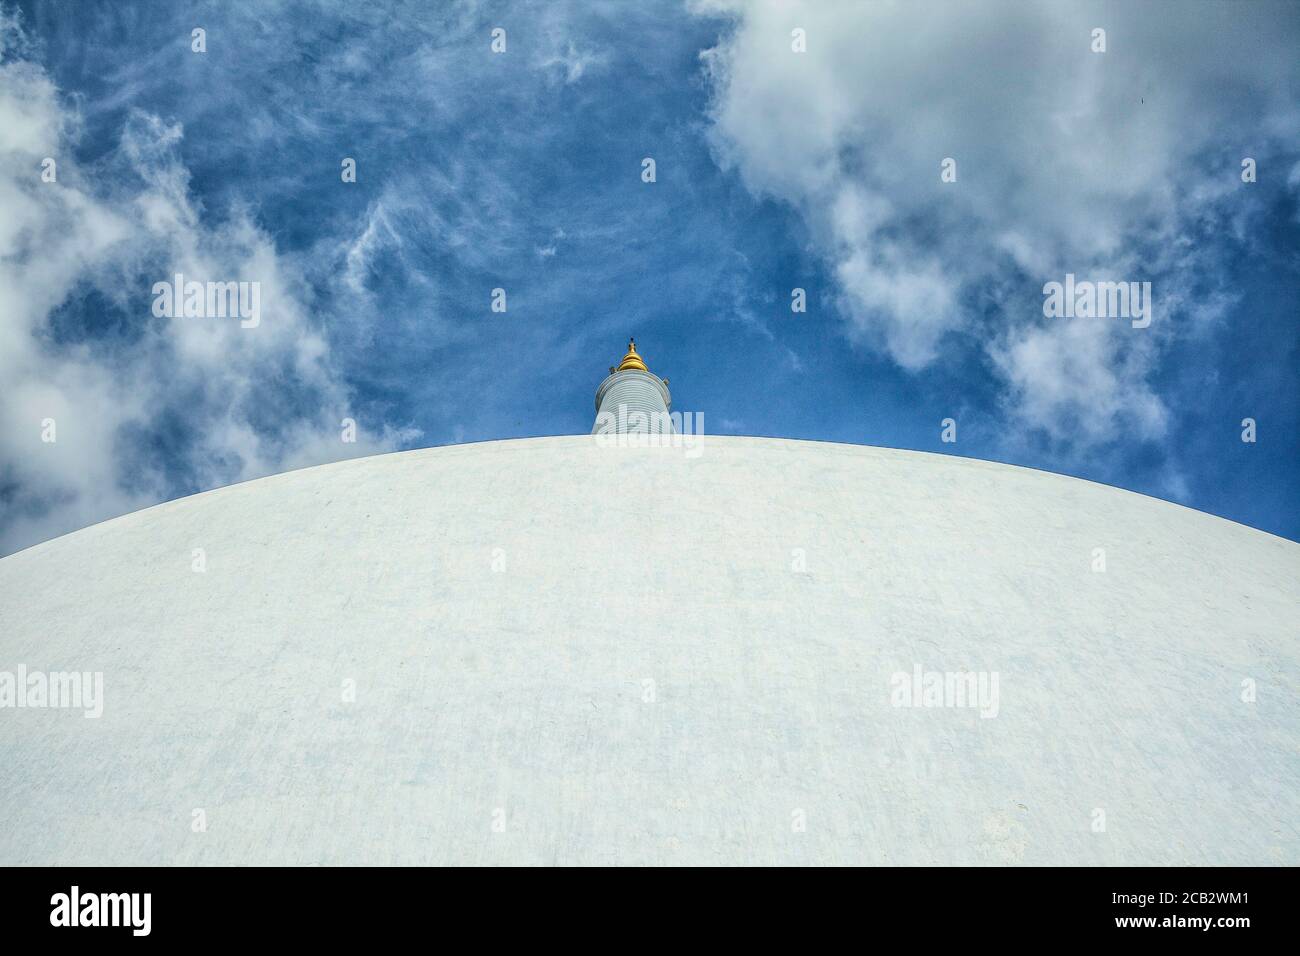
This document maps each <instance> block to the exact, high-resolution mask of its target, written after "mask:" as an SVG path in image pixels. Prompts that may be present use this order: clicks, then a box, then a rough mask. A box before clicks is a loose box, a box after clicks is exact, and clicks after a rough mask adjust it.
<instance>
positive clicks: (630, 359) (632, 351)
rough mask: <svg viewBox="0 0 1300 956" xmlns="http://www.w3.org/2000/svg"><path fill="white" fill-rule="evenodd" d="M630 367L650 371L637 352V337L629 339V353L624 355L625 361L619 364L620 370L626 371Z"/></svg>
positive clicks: (640, 370) (639, 370)
mask: <svg viewBox="0 0 1300 956" xmlns="http://www.w3.org/2000/svg"><path fill="white" fill-rule="evenodd" d="M628 369H636V370H637V371H638V372H648V371H650V370H649V369H648V368H646V367H645V362H643V361H642V360H641V356H639V355H637V354H636V339H628V342H627V354H626V355H624V356H623V361H622V362H620V363H619V366H618V371H620V372H626V371H627V370H628Z"/></svg>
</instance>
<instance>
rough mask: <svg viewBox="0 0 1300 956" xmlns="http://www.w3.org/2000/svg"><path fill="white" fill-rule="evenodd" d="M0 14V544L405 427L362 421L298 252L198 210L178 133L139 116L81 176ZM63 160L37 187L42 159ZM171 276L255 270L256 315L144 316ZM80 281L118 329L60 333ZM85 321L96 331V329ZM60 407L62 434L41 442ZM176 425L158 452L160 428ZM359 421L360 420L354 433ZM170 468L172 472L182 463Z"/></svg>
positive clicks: (389, 441)
mask: <svg viewBox="0 0 1300 956" xmlns="http://www.w3.org/2000/svg"><path fill="white" fill-rule="evenodd" d="M24 48H25V44H24V42H23V40H22V38H21V36H20V34H19V33H18V32H17V28H16V24H15V22H14V20H13V19H12V18H10V19H8V20H6V21H4V22H3V23H0V382H3V383H4V386H3V394H0V494H3V496H4V497H3V517H2V518H0V553H3V552H8V551H12V550H15V549H18V548H21V547H25V546H26V545H28V544H31V543H34V542H37V541H40V540H42V539H44V538H47V537H50V536H52V535H55V534H60V533H63V532H65V531H68V530H72V529H74V528H77V527H81V526H83V525H86V524H89V523H92V522H95V521H99V520H103V519H105V518H108V517H111V516H114V515H117V514H120V513H123V512H127V511H131V510H135V509H137V508H141V507H144V506H147V505H150V504H154V503H156V502H157V501H159V500H162V499H163V498H165V497H168V496H169V495H171V494H175V493H176V489H177V487H181V488H183V489H186V490H189V489H200V488H208V487H213V486H216V485H221V484H226V483H229V482H231V481H238V480H243V479H248V478H253V477H257V476H260V475H265V474H269V473H273V472H276V471H280V470H283V469H285V468H290V467H296V466H299V465H305V464H314V463H319V462H322V461H328V460H333V459H338V458H345V457H350V456H353V455H359V454H370V453H374V452H378V451H382V450H387V449H391V448H393V447H395V446H396V445H397V444H398V442H400V441H401V440H403V439H406V438H410V437H412V436H411V435H410V434H408V433H397V432H393V431H392V430H391V429H388V428H386V427H385V426H383V425H379V424H371V423H368V422H366V421H360V422H359V423H358V424H359V429H358V436H357V441H356V443H355V444H352V443H344V442H342V441H341V440H340V427H339V422H340V421H341V419H342V418H343V417H346V416H348V415H349V414H350V413H349V410H348V409H349V398H350V396H349V392H348V389H347V387H346V385H345V384H344V382H343V380H342V377H341V376H340V374H339V373H338V371H337V369H336V368H335V367H334V366H333V364H332V362H331V357H330V353H329V348H328V346H327V344H326V342H325V340H324V338H323V337H322V335H321V334H320V332H319V331H318V330H317V329H316V328H315V327H314V326H313V323H312V322H311V321H310V319H309V315H310V311H309V300H310V295H309V293H308V291H307V287H306V284H305V282H304V280H303V277H302V275H301V274H300V271H299V269H298V267H297V266H296V264H295V263H294V262H293V261H292V260H291V259H287V258H285V257H283V256H281V255H280V254H279V253H278V252H277V250H276V248H275V245H274V243H273V242H272V240H271V239H270V237H268V236H267V235H266V234H265V233H264V232H263V231H262V230H261V229H260V228H259V227H258V226H257V225H256V224H255V223H254V222H253V221H252V219H251V218H250V216H249V215H248V213H247V212H245V211H241V210H238V209H235V210H233V211H232V212H231V213H230V215H229V216H228V217H226V218H224V219H222V220H220V221H215V220H214V219H213V218H212V217H211V216H209V215H208V214H206V213H205V212H204V211H203V210H201V209H200V208H199V207H197V206H196V205H195V204H194V202H193V201H192V199H191V198H190V195H189V192H188V173H187V171H186V169H185V167H184V166H183V165H182V164H181V163H180V161H179V160H178V158H177V150H176V147H177V145H178V144H179V143H180V142H181V141H182V137H183V130H182V129H181V128H180V127H179V126H175V125H168V124H165V123H162V122H161V121H159V120H158V119H157V118H156V117H152V116H148V115H145V114H140V113H135V114H132V115H131V118H130V120H129V122H128V123H127V125H126V127H125V128H124V129H123V131H122V136H121V142H120V147H119V149H118V150H117V152H116V154H115V155H114V156H112V157H110V158H109V160H107V161H104V162H102V163H100V164H97V166H96V168H95V169H94V170H83V169H80V168H79V167H78V165H77V163H76V161H75V159H74V150H73V146H74V144H75V141H76V136H77V134H78V117H77V115H76V114H75V112H74V111H72V110H71V109H69V108H68V107H67V106H66V105H65V104H64V103H63V102H62V101H61V99H60V96H59V94H58V91H57V90H56V89H55V88H54V86H53V84H52V83H51V82H50V80H49V78H48V77H47V76H46V75H45V73H44V72H43V71H42V70H41V69H40V68H39V67H38V66H37V65H34V64H33V63H32V62H30V61H27V60H24V59H19V58H17V57H18V56H19V55H20V54H22V53H23V51H24ZM46 156H49V157H53V158H54V159H55V160H56V162H57V167H56V168H57V176H58V178H57V181H56V182H53V183H48V182H42V180H41V161H42V159H43V158H44V157H46ZM176 272H181V273H184V274H185V275H186V276H189V277H192V278H201V279H203V280H206V279H213V280H248V281H257V282H260V283H261V293H262V298H261V303H262V305H261V309H262V321H261V324H260V325H259V326H258V327H257V328H250V329H243V328H241V327H240V325H239V322H238V321H231V320H222V319H156V318H154V317H153V316H152V314H151V305H152V296H151V292H150V290H151V287H152V283H153V282H154V281H162V280H168V279H170V278H171V277H172V275H173V274H174V273H176ZM90 291H93V292H94V293H95V294H97V295H98V296H100V297H101V298H102V301H104V302H107V303H110V304H111V305H112V306H114V307H121V308H123V309H125V314H126V315H127V316H128V317H129V324H130V328H128V329H126V330H124V331H122V332H121V334H120V335H117V336H116V337H110V338H108V339H105V340H103V341H96V342H93V343H90V342H88V341H86V336H84V335H83V336H80V337H78V336H68V335H61V334H60V332H59V329H58V321H59V320H58V316H59V309H60V307H61V306H62V305H63V304H64V303H65V302H66V301H67V300H68V299H69V298H70V297H74V296H82V295H85V294H87V293H88V292H90ZM95 334H96V333H94V332H91V333H90V336H91V337H92V338H93V336H94V335H95ZM45 419H54V421H55V428H56V432H55V435H56V441H55V442H53V443H47V442H44V441H42V440H41V435H42V422H43V421H44V420H45ZM178 420H179V421H182V422H183V423H184V427H185V428H186V429H192V431H190V432H189V433H187V434H186V435H184V436H183V440H182V441H181V442H180V444H179V447H177V448H172V449H169V453H168V455H167V456H166V461H165V462H164V456H163V455H162V454H161V453H155V452H152V451H151V448H153V447H154V443H156V442H158V441H161V440H164V439H166V438H169V437H170V438H171V439H174V438H175V436H168V434H167V433H168V422H169V421H172V422H174V421H178ZM368 426H370V427H368ZM178 472H179V473H178Z"/></svg>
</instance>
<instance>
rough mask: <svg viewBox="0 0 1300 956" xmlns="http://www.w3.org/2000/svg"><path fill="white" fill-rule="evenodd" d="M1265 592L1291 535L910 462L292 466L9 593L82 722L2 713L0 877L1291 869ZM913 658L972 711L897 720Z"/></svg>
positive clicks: (574, 455) (822, 454)
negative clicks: (952, 682) (187, 870)
mask: <svg viewBox="0 0 1300 956" xmlns="http://www.w3.org/2000/svg"><path fill="white" fill-rule="evenodd" d="M195 548H202V549H203V550H204V552H205V555H206V565H207V570H206V572H204V573H196V572H195V571H193V570H192V551H193V549H195ZM1096 548H1102V549H1104V550H1105V561H1106V570H1105V572H1096V571H1094V570H1093V564H1094V549H1096ZM799 552H802V556H800V553H799ZM494 561H495V564H496V567H497V568H501V570H494ZM801 562H806V571H803V572H800V571H798V570H795V568H797V567H799V566H801ZM1298 581H1300V546H1298V545H1296V544H1294V543H1292V542H1289V541H1285V540H1283V539H1280V538H1277V537H1273V536H1270V535H1268V534H1265V533H1262V532H1259V531H1254V530H1251V529H1249V528H1245V527H1243V526H1240V525H1237V524H1233V523H1231V522H1229V521H1225V520H1223V519H1220V518H1216V517H1211V516H1209V515H1205V514H1201V513H1199V512H1196V511H1192V510H1189V509H1186V508H1183V507H1179V506H1176V505H1173V504H1169V503H1165V502H1162V501H1158V500H1155V499H1151V498H1146V497H1142V496H1140V495H1136V494H1132V493H1129V492H1125V491H1120V490H1116V489H1113V488H1109V487H1105V486H1102V485H1097V484H1092V483H1089V482H1085V481H1080V480H1076V479H1072V478H1066V477H1061V476H1057V475H1052V474H1047V473H1043V472H1037V471H1032V470H1028V469H1023V468H1015V467H1009V466H1005V465H998V464H991V463H987V462H980V461H973V460H969V459H962V458H956V457H947V456H937V455H930V454H922V453H916V452H903V451H894V450H887V449H879V448H868V447H858V446H847V445H837V444H824V443H810V442H795V441H778V440H768V439H751V438H718V437H710V438H708V439H706V440H705V444H704V445H703V446H702V447H701V448H700V454H699V455H698V457H689V456H688V455H687V453H686V452H685V451H684V450H682V449H631V448H601V447H597V445H596V443H595V440H594V439H592V438H590V437H586V436H580V437H564V438H546V439H530V440H522V441H505V442H489V443H484V444H475V445H462V446H453V447H444V448H437V449H428V450H422V451H413V452H405V453H400V454H392V455H384V456H380V457H374V458H368V459H360V460H354V461H348V462H344V463H340V464H333V465H327V466H322V467H318V468H309V469H305V470H302V471H295V472H291V473H288V474H283V475H278V476H275V477H272V478H266V479H262V480H259V481H252V482H248V483H245V484H239V485H234V486H231V487H228V488H223V489H220V490H217V491H213V492H209V493H206V494H201V495H197V496H194V497H191V498H186V499H182V500H178V501H174V502H171V503H168V504H164V505H161V506H159V507H156V508H150V509H148V510H145V511H141V512H138V513H135V514H131V515H127V516H125V517H122V518H118V519H116V520H113V521H108V522H105V523H103V524H100V525H96V526H94V527H91V528H87V529H85V530H83V531H78V532H76V533H74V534H70V535H67V536H65V537H62V538H59V539H56V540H54V541H50V542H46V543H44V544H41V545H37V546H36V547H33V548H30V549H28V550H26V551H23V552H20V553H18V554H15V555H12V556H10V557H7V558H5V559H3V560H0V670H9V671H13V670H14V668H15V667H16V666H18V665H23V666H25V667H27V668H28V669H29V670H42V671H61V670H79V671H102V672H103V675H104V698H105V700H104V712H103V716H102V717H101V718H99V719H86V718H85V717H84V716H83V715H82V712H81V711H79V710H51V709H32V708H27V709H12V708H10V709H0V863H2V864H19V863H27V864H56V863H77V864H226V863H319V864H357V863H371V864H383V863H487V864H495V863H521V864H552V863H554V864H602V863H638V864H650V863H663V864H689V863H695V864H720V863H756V864H772V863H790V864H807V863H872V864H933V863H945V864H946V863H955V864H986V863H990V864H1003V863H1006V864H1062V863H1084V864H1166V863H1171V864H1182V863H1188V864H1261V863H1267V864H1280V863H1286V864H1296V863H1300V838H1298V837H1297V825H1298V823H1300V812H1298V810H1300V750H1298V748H1300V708H1298V707H1297V618H1298V615H1297V610H1298V608H1297V604H1298V601H1297V596H1298V589H1297V582H1298ZM916 665H920V666H921V667H922V668H924V669H925V670H934V671H983V672H990V673H991V672H997V674H998V675H999V700H998V713H997V716H996V717H992V718H987V719H986V718H981V717H980V716H979V713H978V711H977V710H973V709H968V708H928V709H927V708H904V707H895V706H892V705H891V685H890V680H891V676H892V675H893V674H894V673H895V672H899V671H905V672H911V671H912V669H913V668H914V666H916ZM1247 679H1249V680H1253V681H1254V682H1255V687H1256V699H1255V701H1254V702H1253V703H1249V702H1245V701H1243V699H1242V696H1243V681H1245V680H1247ZM345 681H354V682H355V698H356V699H355V702H345V701H344V700H343V696H344V694H343V687H344V682H345ZM649 681H652V682H653V684H650V683H647V682H649ZM648 698H651V699H648ZM196 809H202V810H203V813H204V817H205V820H206V826H207V828H206V831H205V832H195V831H194V828H193V826H192V821H193V820H194V819H195V816H194V811H195V810H196ZM1099 809H1100V810H1102V811H1104V814H1105V830H1104V832H1095V831H1094V822H1095V821H1096V820H1097V819H1098V818H1097V817H1096V814H1095V811H1097V810H1099ZM800 821H802V822H803V824H804V825H803V829H802V830H800V828H799V823H800ZM494 822H496V823H497V824H498V827H497V828H495V829H494ZM502 824H503V829H504V832H497V830H499V829H502V826H501V825H502Z"/></svg>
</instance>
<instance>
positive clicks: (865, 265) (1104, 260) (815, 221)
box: [693, 0, 1300, 444]
mask: <svg viewBox="0 0 1300 956" xmlns="http://www.w3.org/2000/svg"><path fill="white" fill-rule="evenodd" d="M693 6H694V9H695V10H696V11H697V12H699V13H704V14H711V15H718V14H721V15H724V16H727V17H730V18H731V20H732V21H733V22H732V24H731V28H730V29H729V30H728V31H727V32H726V33H725V34H724V37H723V39H722V40H721V41H720V43H719V45H718V46H717V47H716V48H714V49H712V50H710V51H708V52H707V53H705V55H704V63H705V68H706V73H707V75H708V77H709V80H710V82H711V84H712V90H713V102H712V106H711V115H712V121H713V127H712V136H713V145H714V151H715V155H716V157H717V159H718V160H719V162H720V164H721V165H723V166H724V167H725V168H730V169H734V170H736V171H737V173H738V174H739V176H740V177H741V179H742V181H743V182H744V183H745V184H746V186H747V187H748V188H749V189H750V190H751V191H753V192H754V193H755V194H757V195H760V196H767V197H773V198H775V199H777V200H780V201H783V202H785V203H788V204H789V205H790V206H791V207H793V208H794V209H795V210H796V211H797V212H798V213H799V215H800V216H801V217H802V218H803V220H804V221H805V223H806V224H807V226H808V229H809V232H810V235H811V237H812V241H813V244H814V246H815V249H816V251H817V252H818V254H819V255H820V256H821V257H822V258H823V259H824V261H825V262H826V264H827V267H828V271H829V273H830V274H831V275H832V276H833V278H834V280H835V282H836V284H837V286H838V299H837V301H838V304H839V306H840V309H841V311H842V312H843V314H844V316H845V317H846V319H847V322H848V330H849V334H850V336H851V337H852V338H853V339H855V340H858V341H862V342H864V343H867V344H869V345H872V346H874V347H876V348H878V349H880V350H881V351H883V352H884V353H886V354H888V355H889V356H891V357H892V358H893V359H894V360H895V361H896V362H897V363H899V364H900V365H901V366H903V367H904V368H907V369H920V368H923V367H925V366H927V365H929V364H931V363H934V362H936V361H940V360H941V359H942V357H943V354H944V349H946V348H954V349H964V348H970V347H971V344H972V343H975V347H978V348H981V349H983V350H984V351H985V352H986V353H987V358H988V361H989V364H990V366H991V367H992V368H993V369H995V371H996V372H997V374H998V375H999V376H1000V379H999V381H1000V383H1001V387H1002V389H1003V395H1004V397H1005V399H1006V402H1007V408H1008V412H1009V413H1010V414H1011V416H1012V417H1013V419H1015V420H1018V421H1020V422H1022V423H1023V424H1026V425H1028V426H1030V427H1032V428H1035V429H1041V430H1042V431H1043V432H1045V433H1046V434H1047V435H1048V436H1049V437H1050V438H1052V439H1064V440H1068V441H1073V442H1078V443H1084V444H1086V443H1095V442H1102V441H1106V440H1109V439H1112V438H1114V437H1116V436H1117V435H1120V434H1136V435H1140V436H1142V437H1145V438H1152V439H1154V438H1158V437H1159V436H1160V435H1161V434H1162V432H1163V430H1164V429H1165V427H1166V422H1167V420H1168V409H1167V408H1165V407H1164V405H1163V403H1162V401H1161V399H1160V398H1159V397H1158V396H1157V395H1156V394H1155V393H1154V392H1153V391H1152V389H1151V387H1150V385H1149V384H1148V381H1149V378H1150V376H1151V373H1152V371H1153V369H1154V368H1155V367H1156V365H1157V363H1158V361H1159V358H1160V355H1161V353H1162V349H1163V348H1164V346H1165V344H1167V341H1168V340H1169V338H1170V337H1171V336H1173V335H1176V334H1182V333H1181V332H1180V331H1179V329H1180V326H1183V327H1186V328H1189V329H1195V328H1198V327H1200V326H1201V325H1202V324H1203V322H1202V319H1203V318H1204V316H1205V315H1206V314H1219V313H1221V312H1222V305H1223V302H1222V296H1221V295H1219V294H1218V293H1215V294H1216V295H1219V300H1217V301H1215V302H1214V303H1211V305H1210V307H1209V308H1208V310H1207V308H1206V306H1205V304H1203V303H1201V302H1199V301H1197V299H1196V297H1195V296H1194V295H1192V294H1191V291H1190V290H1191V289H1192V287H1193V286H1194V285H1196V286H1198V287H1199V286H1200V285H1202V284H1205V285H1208V286H1209V287H1210V288H1211V289H1221V288H1222V287H1223V286H1224V285H1225V277H1223V276H1216V275H1215V272H1216V270H1217V269H1218V268H1219V266H1218V260H1217V257H1216V256H1215V255H1214V253H1215V251H1216V250H1215V249H1212V248H1208V247H1207V246H1206V244H1205V243H1204V242H1202V241H1200V240H1199V238H1198V237H1199V236H1200V235H1201V234H1202V233H1203V232H1205V231H1206V228H1205V227H1206V224H1207V223H1209V224H1211V225H1212V226H1218V227H1220V228H1221V230H1222V233H1223V235H1224V237H1226V238H1232V237H1236V238H1238V239H1241V238H1244V237H1245V236H1246V235H1247V233H1248V229H1247V228H1246V227H1245V226H1244V223H1245V222H1246V221H1248V220H1249V217H1250V215H1251V214H1252V213H1253V212H1254V211H1255V210H1256V208H1257V205H1256V199H1255V198H1254V197H1253V196H1252V194H1250V193H1249V192H1247V191H1245V190H1243V189H1242V184H1241V183H1240V180H1239V172H1240V168H1239V164H1240V158H1241V155H1253V156H1255V157H1256V158H1260V157H1272V156H1274V155H1277V154H1279V153H1281V152H1282V151H1283V150H1284V149H1286V148H1287V147H1286V143H1287V140H1286V137H1288V136H1293V135H1294V129H1295V128H1296V125H1297V124H1296V120H1297V118H1298V117H1297V107H1296V102H1297V90H1298V89H1300V68H1298V67H1297V60H1296V58H1295V49H1296V35H1295V34H1296V21H1295V19H1294V17H1289V18H1288V16H1287V15H1286V12H1285V10H1284V9H1283V8H1279V7H1274V6H1269V5H1266V4H1250V5H1244V4H1205V5H1195V6H1193V7H1191V8H1189V9H1185V10H1183V11H1181V12H1179V13H1177V14H1175V13H1173V12H1172V11H1171V10H1170V9H1169V8H1168V7H1166V6H1164V5H1160V4H1135V3H1114V4H1101V5H1080V4H1024V3H1020V2H1010V0H1008V2H995V0H987V2H981V3H977V4H973V3H967V2H953V3H939V2H928V3H926V4H924V5H917V4H911V3H860V2H854V0H843V2H835V0H817V2H808V3H799V2H793V0H792V2H782V3H763V2H759V3H747V2H740V0H701V2H697V3H695V4H694V5H693ZM1096 26H1102V27H1104V28H1105V29H1106V31H1107V43H1108V50H1107V52H1105V53H1093V52H1092V51H1091V50H1090V49H1089V45H1090V39H1091V31H1092V29H1093V28H1094V27H1096ZM796 27H799V28H802V29H804V30H805V31H806V35H807V52H805V53H796V52H793V51H792V49H791V31H792V30H793V29H794V28H796ZM1288 131H1289V132H1288ZM1246 150H1249V152H1246ZM1238 153H1241V155H1238ZM948 157H952V158H954V159H956V161H957V181H956V182H955V183H944V182H941V181H940V164H941V162H942V161H943V160H944V159H945V158H948ZM1209 231H1214V230H1213V229H1211V230H1209ZM1066 272H1073V273H1075V274H1076V275H1078V276H1080V277H1081V278H1088V277H1096V278H1116V279H1126V280H1150V281H1152V282H1153V284H1154V289H1155V295H1156V308H1157V317H1156V322H1155V323H1153V325H1152V327H1151V328H1150V329H1147V330H1135V329H1130V328H1128V326H1127V324H1125V325H1123V326H1121V325H1117V324H1111V325H1109V326H1108V325H1106V324H1105V323H1104V322H1096V321H1094V322H1092V323H1091V324H1085V323H1084V322H1083V321H1077V320H1076V321H1069V320H1050V319H1045V318H1044V317H1043V315H1042V313H1041V308H1040V306H1041V300H1037V301H1035V300H1034V299H1033V297H1032V296H1029V297H1027V296H1026V295H1025V294H1024V290H1026V289H1036V288H1041V286H1042V284H1043V283H1044V282H1047V281H1050V280H1052V279H1057V280H1060V279H1061V278H1063V276H1064V274H1065V273H1066ZM972 302H978V303H980V304H979V306H978V307H973V306H972V305H971V304H970V303H972ZM990 315H992V316H993V318H992V320H990V318H989V316H990Z"/></svg>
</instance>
